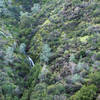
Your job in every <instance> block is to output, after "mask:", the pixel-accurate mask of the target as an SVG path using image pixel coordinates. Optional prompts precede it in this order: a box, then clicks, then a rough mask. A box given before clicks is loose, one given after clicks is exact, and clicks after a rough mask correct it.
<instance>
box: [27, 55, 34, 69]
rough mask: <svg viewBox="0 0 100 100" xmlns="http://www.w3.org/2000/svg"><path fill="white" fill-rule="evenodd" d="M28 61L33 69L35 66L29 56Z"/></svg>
mask: <svg viewBox="0 0 100 100" xmlns="http://www.w3.org/2000/svg"><path fill="white" fill-rule="evenodd" d="M28 60H29V63H30V66H31V68H32V67H33V66H34V65H35V64H34V62H33V60H32V59H31V57H29V56H28Z"/></svg>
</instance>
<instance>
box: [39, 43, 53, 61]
mask: <svg viewBox="0 0 100 100" xmlns="http://www.w3.org/2000/svg"><path fill="white" fill-rule="evenodd" d="M51 56H52V53H51V48H50V47H49V45H48V44H44V45H43V47H42V53H41V54H40V61H41V62H44V63H48V61H49V58H50V57H51Z"/></svg>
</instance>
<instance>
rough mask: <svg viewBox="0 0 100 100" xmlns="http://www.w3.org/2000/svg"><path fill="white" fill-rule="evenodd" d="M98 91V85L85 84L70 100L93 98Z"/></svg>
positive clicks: (89, 99)
mask: <svg viewBox="0 0 100 100" xmlns="http://www.w3.org/2000/svg"><path fill="white" fill-rule="evenodd" d="M96 91H97V87H96V86H95V85H90V86H83V87H82V88H81V89H80V90H79V91H78V92H76V93H75V94H74V95H73V96H72V97H71V98H70V100H93V99H94V96H95V95H96Z"/></svg>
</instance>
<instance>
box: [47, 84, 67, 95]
mask: <svg viewBox="0 0 100 100" xmlns="http://www.w3.org/2000/svg"><path fill="white" fill-rule="evenodd" d="M47 91H48V94H53V95H57V94H61V93H63V92H64V91H65V88H64V85H63V84H61V83H59V84H56V85H50V86H48V87H47Z"/></svg>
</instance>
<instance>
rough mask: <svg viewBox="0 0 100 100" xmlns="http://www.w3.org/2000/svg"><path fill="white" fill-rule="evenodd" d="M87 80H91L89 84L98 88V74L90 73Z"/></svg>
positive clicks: (99, 82)
mask: <svg viewBox="0 0 100 100" xmlns="http://www.w3.org/2000/svg"><path fill="white" fill-rule="evenodd" d="M89 79H90V80H91V82H92V83H93V84H95V85H97V86H99V84H100V72H99V71H98V72H94V73H90V75H89Z"/></svg>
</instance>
